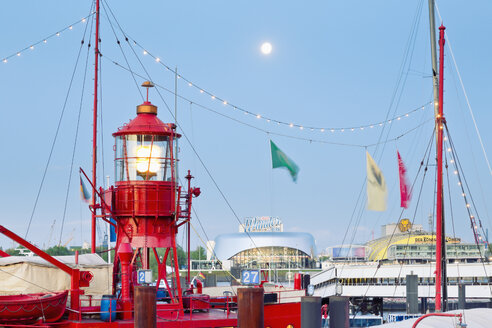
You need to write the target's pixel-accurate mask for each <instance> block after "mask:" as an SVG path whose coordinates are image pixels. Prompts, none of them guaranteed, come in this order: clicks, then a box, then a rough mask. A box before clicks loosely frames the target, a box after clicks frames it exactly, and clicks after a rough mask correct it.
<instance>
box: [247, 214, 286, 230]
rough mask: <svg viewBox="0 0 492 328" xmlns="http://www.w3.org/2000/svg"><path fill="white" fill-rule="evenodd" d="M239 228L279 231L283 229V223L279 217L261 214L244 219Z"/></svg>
mask: <svg viewBox="0 0 492 328" xmlns="http://www.w3.org/2000/svg"><path fill="white" fill-rule="evenodd" d="M240 228H242V229H240V230H242V231H245V232H266V231H271V232H280V231H282V230H283V224H282V221H281V220H280V219H279V218H276V217H269V216H262V217H253V218H246V219H244V224H242V227H240Z"/></svg>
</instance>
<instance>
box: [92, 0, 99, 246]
mask: <svg viewBox="0 0 492 328" xmlns="http://www.w3.org/2000/svg"><path fill="white" fill-rule="evenodd" d="M95 39H96V40H95V48H94V57H95V58H94V111H93V123H92V185H93V186H94V188H92V202H91V205H92V211H91V212H92V216H91V252H92V253H95V252H96V208H95V205H96V189H95V186H96V177H97V176H96V164H97V79H98V76H97V73H98V69H99V0H96V37H95Z"/></svg>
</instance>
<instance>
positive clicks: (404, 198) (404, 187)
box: [396, 150, 412, 208]
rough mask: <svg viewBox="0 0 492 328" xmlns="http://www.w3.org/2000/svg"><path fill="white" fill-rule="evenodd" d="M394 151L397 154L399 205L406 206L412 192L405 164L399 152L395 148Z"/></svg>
mask: <svg viewBox="0 0 492 328" xmlns="http://www.w3.org/2000/svg"><path fill="white" fill-rule="evenodd" d="M396 153H397V154H398V172H399V176H400V203H401V205H400V206H401V207H404V208H408V204H409V203H410V199H411V198H412V193H411V190H410V185H409V184H408V180H407V176H406V173H407V169H406V168H405V164H403V160H402V159H401V156H400V152H399V151H398V150H397V151H396Z"/></svg>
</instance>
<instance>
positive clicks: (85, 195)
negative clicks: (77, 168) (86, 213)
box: [80, 177, 91, 203]
mask: <svg viewBox="0 0 492 328" xmlns="http://www.w3.org/2000/svg"><path fill="white" fill-rule="evenodd" d="M80 198H82V200H83V201H84V202H86V203H88V202H89V201H90V200H91V194H89V191H88V190H87V188H86V187H85V184H84V181H82V177H80Z"/></svg>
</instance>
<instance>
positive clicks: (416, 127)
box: [102, 56, 434, 148]
mask: <svg viewBox="0 0 492 328" xmlns="http://www.w3.org/2000/svg"><path fill="white" fill-rule="evenodd" d="M102 58H103V59H105V60H109V61H110V62H112V63H113V64H114V65H116V66H117V67H119V68H121V69H123V70H125V71H127V72H129V73H131V74H133V75H135V76H137V77H139V78H141V79H142V80H144V81H145V80H147V77H145V76H144V75H142V74H139V73H138V72H135V71H133V70H131V69H129V68H128V67H126V66H125V65H123V64H121V63H119V62H117V61H115V60H113V59H111V58H109V57H108V56H102ZM152 83H153V84H154V86H155V87H156V88H158V89H161V90H164V91H166V92H168V93H169V94H171V95H175V96H176V97H177V98H179V99H181V100H183V101H186V102H188V103H189V104H190V106H196V107H198V108H201V109H204V110H206V111H209V112H212V113H214V114H216V115H219V116H222V117H225V118H227V119H229V120H232V121H234V122H236V123H239V124H242V125H245V126H247V127H250V128H252V129H255V130H257V131H260V132H263V133H266V134H268V135H276V136H280V137H285V138H290V139H296V140H301V141H307V142H310V143H313V142H315V143H322V144H330V145H336V146H346V147H359V148H368V147H373V146H377V145H380V144H384V143H388V142H393V141H398V140H399V139H401V138H402V137H404V136H406V135H408V134H410V133H412V132H415V131H416V130H418V129H419V128H421V127H422V126H424V125H425V124H427V123H429V122H431V121H434V118H429V119H427V120H424V121H422V122H421V123H420V124H418V125H417V126H414V127H413V128H411V129H409V130H407V131H405V132H404V133H402V134H400V135H398V136H396V137H394V138H392V139H387V140H385V141H381V142H376V143H371V144H353V143H342V142H333V141H327V140H322V139H317V138H312V137H300V136H295V135H291V134H286V133H278V132H275V131H272V130H270V129H264V128H261V127H258V126H256V125H253V124H250V123H247V122H244V121H242V120H239V119H237V118H234V117H231V116H229V115H227V114H225V113H222V112H219V111H217V110H215V109H213V108H211V107H209V106H206V105H203V104H200V103H197V102H194V101H192V100H191V99H189V98H187V97H184V96H183V95H181V94H177V93H175V92H174V91H173V90H170V89H169V88H166V87H165V86H163V85H161V84H159V83H157V82H155V81H154V82H152Z"/></svg>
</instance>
